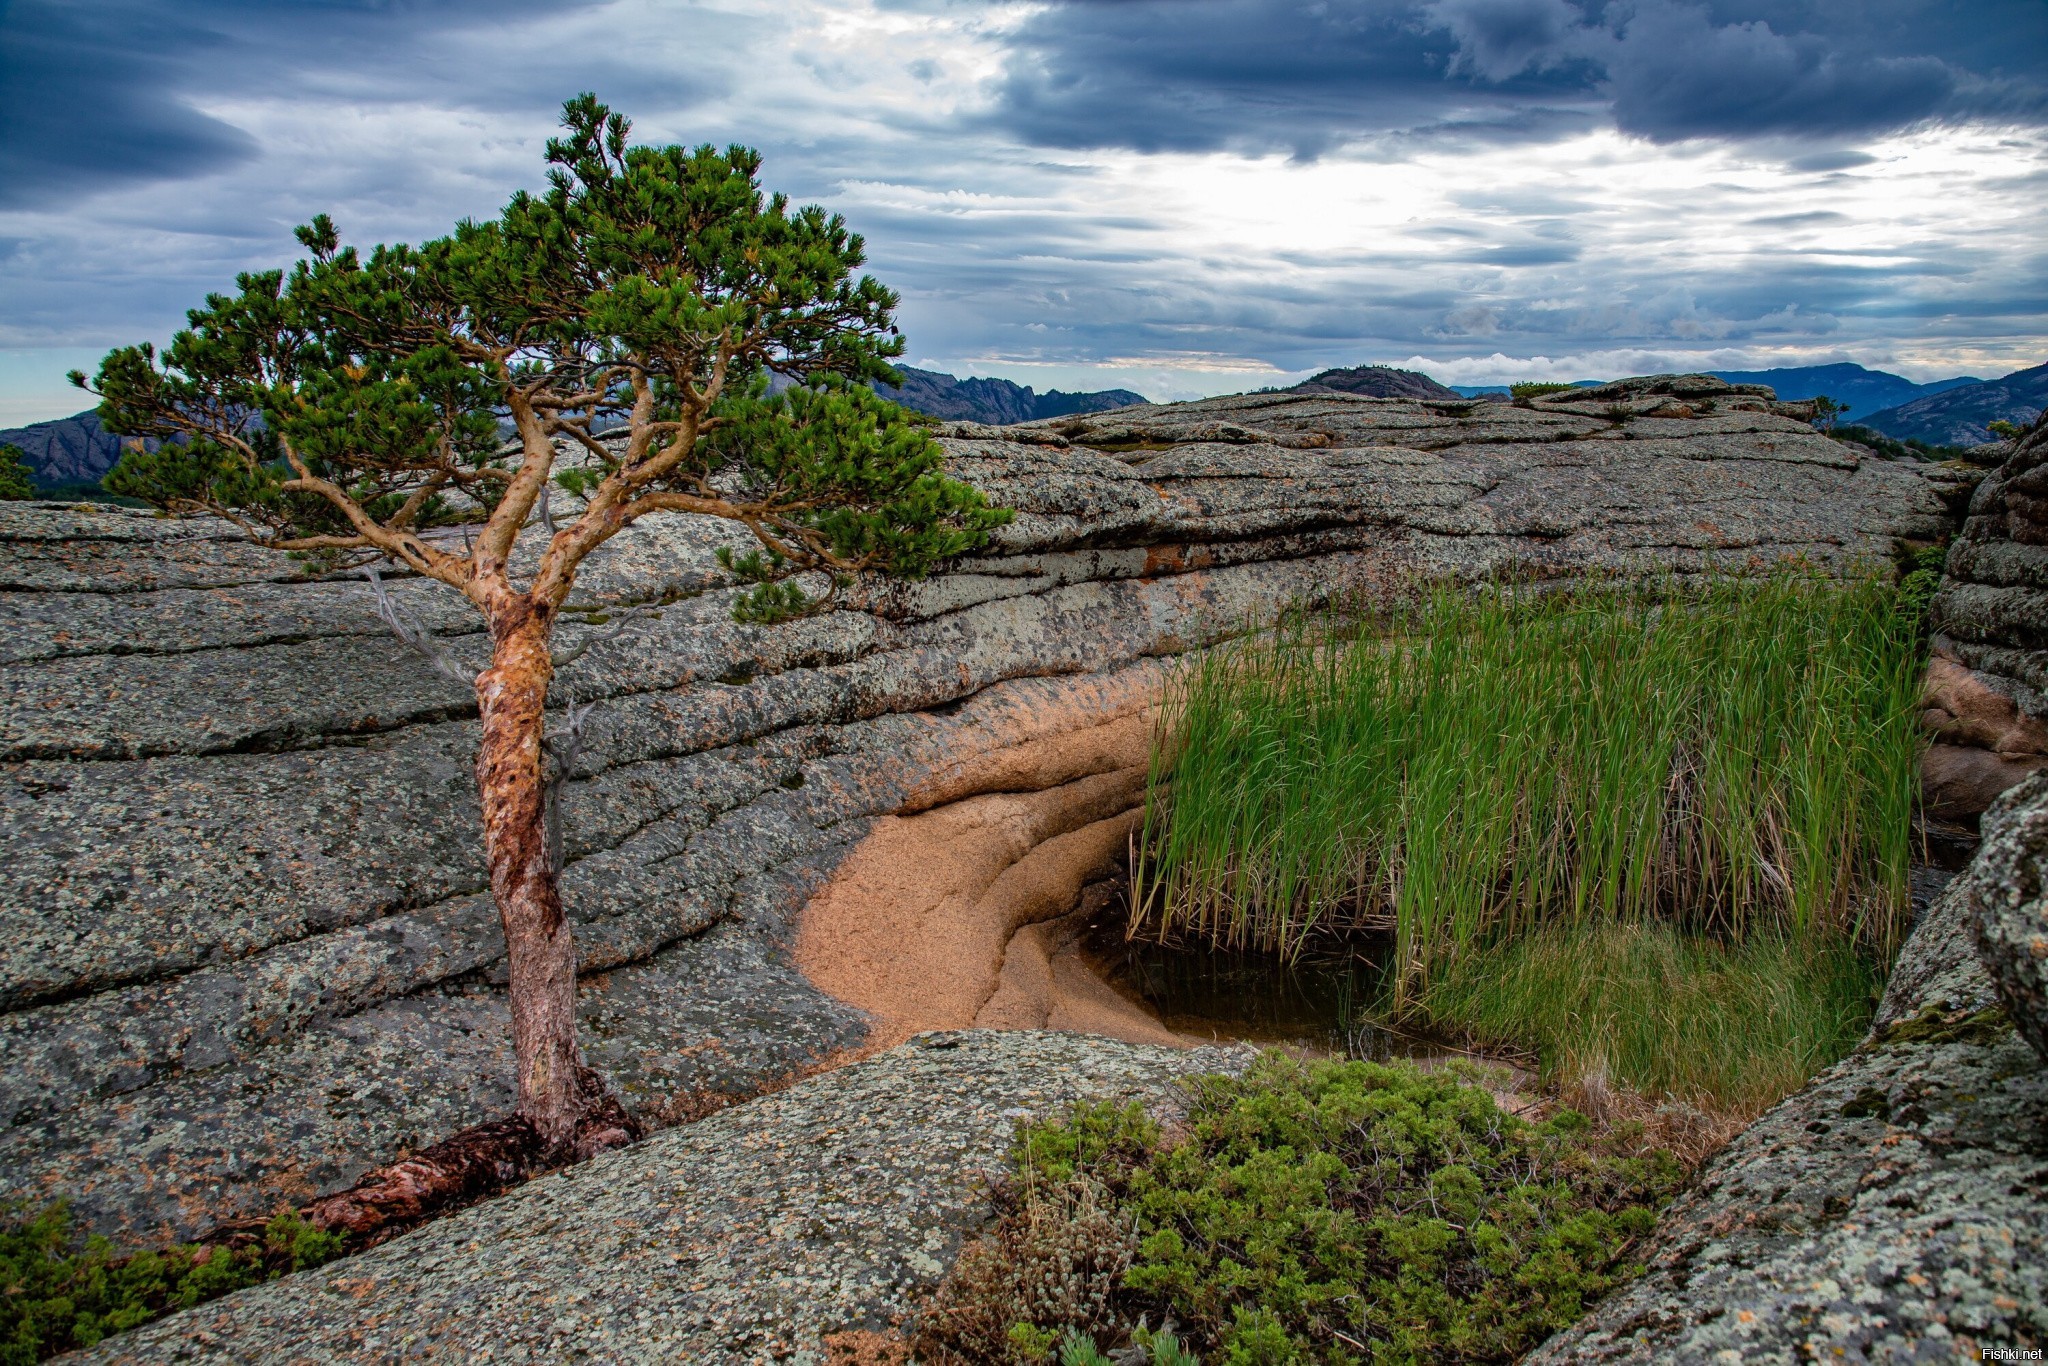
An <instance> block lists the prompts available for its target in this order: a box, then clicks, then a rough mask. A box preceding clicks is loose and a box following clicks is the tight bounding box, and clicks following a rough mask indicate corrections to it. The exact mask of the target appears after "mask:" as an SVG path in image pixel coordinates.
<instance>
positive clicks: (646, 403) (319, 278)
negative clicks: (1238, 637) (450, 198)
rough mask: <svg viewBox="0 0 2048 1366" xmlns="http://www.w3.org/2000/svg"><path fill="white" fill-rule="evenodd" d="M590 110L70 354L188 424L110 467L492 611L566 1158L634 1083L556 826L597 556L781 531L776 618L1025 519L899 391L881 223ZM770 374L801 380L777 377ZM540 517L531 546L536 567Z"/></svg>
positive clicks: (761, 610)
mask: <svg viewBox="0 0 2048 1366" xmlns="http://www.w3.org/2000/svg"><path fill="white" fill-rule="evenodd" d="M563 127H564V129H565V134H564V136H562V137H560V138H557V139H553V140H550V142H549V143H548V145H547V159H548V162H549V163H550V170H549V175H548V178H549V188H548V189H547V190H546V191H545V192H543V193H540V194H537V195H535V194H528V193H525V192H521V193H519V194H516V195H514V196H513V198H512V199H511V201H510V203H509V204H508V205H507V206H506V208H505V209H504V211H503V212H502V213H501V214H499V215H498V216H497V217H496V218H493V219H490V220H488V221H484V222H474V221H465V222H462V223H460V224H458V225H456V227H455V230H454V232H453V233H452V234H451V235H449V236H446V237H443V238H439V239H436V240H433V241H429V242H425V243H422V244H421V245H419V246H417V247H412V246H403V245H400V246H379V247H377V248H375V249H374V250H372V251H370V252H369V253H368V254H367V255H365V254H363V253H361V252H358V251H357V250H356V249H355V248H353V247H344V246H343V245H342V244H341V242H340V239H339V236H338V234H337V232H336V229H335V226H334V224H333V222H332V221H331V220H330V219H329V218H328V217H327V216H325V215H322V216H320V217H317V218H315V219H314V220H313V222H312V223H311V224H309V225H308V226H306V227H303V228H301V229H299V230H298V238H299V241H300V242H301V243H302V244H303V245H304V247H305V248H306V249H307V251H308V253H309V255H308V257H307V258H306V259H302V260H301V261H299V262H298V263H297V264H296V265H295V266H293V267H292V268H291V269H290V270H289V271H284V270H270V271H261V272H255V273H249V274H244V275H241V276H238V277H237V279H236V292H234V293H232V294H213V295H209V296H208V297H207V299H206V301H205V304H204V306H203V307H200V308H198V309H195V310H193V311H192V312H191V313H190V314H189V315H188V316H189V326H188V327H187V328H186V329H185V330H183V331H180V332H179V333H177V334H176V336H175V338H174V339H173V340H172V342H171V343H170V345H169V347H168V348H166V349H165V350H164V351H163V352H162V354H161V355H159V354H157V353H156V352H155V351H154V350H153V349H152V348H151V347H150V346H148V345H142V346H132V347H126V348H123V349H120V350H116V351H114V352H112V353H111V354H109V355H108V356H107V357H106V358H105V360H104V361H103V362H102V363H101V365H100V367H99V371H98V374H97V376H96V378H95V379H94V380H92V381H90V382H88V381H87V379H86V377H85V376H84V375H83V374H74V375H73V376H72V380H73V382H74V383H76V384H78V385H80V386H81V387H83V388H88V389H90V390H91V391H92V392H95V393H97V394H98V395H99V397H100V400H101V402H100V409H99V412H100V417H101V420H102V421H103V422H104V423H105V425H106V427H107V429H108V430H110V431H113V432H116V433H121V434H125V435H130V436H141V437H154V438H158V444H157V448H156V449H155V450H153V451H145V450H142V449H140V448H131V449H130V450H129V452H128V453H127V454H126V455H124V456H123V458H122V460H121V462H120V464H119V466H118V467H117V468H116V469H115V470H114V471H113V472H112V474H110V475H109V477H108V479H107V481H106V486H107V488H108V489H109V490H110V491H112V492H115V493H120V494H126V495H129V496H131V497H136V498H140V499H142V500H144V501H146V502H149V503H151V504H154V505H156V506H158V507H161V508H165V509H169V510H172V511H175V512H182V513H203V514H210V515H213V516H217V517H222V518H226V519H228V520H230V521H232V522H233V523H235V524H236V525H238V526H240V527H241V528H242V529H243V530H244V531H245V532H246V533H247V534H248V536H249V537H250V538H251V539H253V540H254V541H256V542H258V543H259V544H262V545H265V546H271V547H276V548H280V549H286V550H294V551H301V552H314V553H317V554H323V555H329V556H340V557H344V558H346V557H359V558H362V559H370V560H383V561H388V562H391V563H394V564H396V565H400V566H403V567H404V568H406V569H409V570H411V571H413V572H415V573H417V574H420V575H424V576H426V577H427V578H430V579H434V580H437V581H439V582H440V583H443V584H446V585H447V586H448V587H449V588H451V589H453V590H455V591H456V592H459V593H461V594H462V595H463V596H464V597H465V598H466V599H467V600H468V601H469V602H470V603H471V604H472V605H473V607H474V608H475V610H476V611H477V612H478V613H480V614H481V616H482V618H483V620H484V623H485V625H486V626H487V628H488V631H489V636H490V641H491V659H490V664H489V666H488V667H487V668H485V669H484V670H483V671H482V673H480V674H478V675H477V677H476V679H475V687H476V698H477V707H478V712H479V715H480V719H481V722H482V740H481V742H480V745H479V749H478V753H477V760H476V778H477V790H478V794H479V796H480V798H481V800H482V808H483V835H484V845H485V851H486V856H487V861H488V866H489V870H490V881H491V891H492V894H493V896H494V898H495V899H496V902H497V907H498V911H499V915H500V918H501V919H502V922H503V924H504V930H505V943H506V949H507V952H508V955H509V968H510V974H511V1005H512V1020H513V1025H512V1028H513V1038H514V1044H515V1051H516V1054H517V1058H518V1068H519V1076H518V1111H517V1114H518V1117H520V1118H522V1119H523V1120H524V1121H526V1122H527V1123H528V1124H530V1125H531V1126H532V1128H533V1130H534V1131H535V1132H536V1133H537V1134H538V1135H539V1139H540V1141H541V1142H542V1143H543V1144H544V1145H545V1147H546V1148H547V1149H548V1150H549V1151H552V1152H556V1153H562V1152H567V1151H572V1150H575V1149H577V1148H578V1147H579V1146H580V1147H581V1148H583V1149H586V1150H587V1149H588V1148H590V1147H591V1146H593V1143H594V1142H595V1141H594V1140H593V1139H592V1137H591V1135H590V1134H589V1133H588V1132H586V1130H587V1129H588V1128H589V1127H590V1121H591V1117H592V1116H593V1114H595V1113H596V1112H597V1110H598V1109H599V1108H600V1106H601V1104H603V1103H606V1102H605V1098H604V1095H603V1088H602V1083H601V1082H599V1081H598V1079H597V1078H595V1076H594V1075H593V1074H592V1073H591V1072H590V1070H589V1069H588V1068H587V1067H586V1066H585V1064H584V1062H583V1059H582V1056H581V1054H580V1052H579V1051H578V1048H577V1045H576V1037H575V967H576V958H575V952H574V948H573V946H572V944H571V940H570V929H569V923H568V921H567V919H566V918H565V916H564V914H563V908H562V902H561V896H560V892H559V890H558V887H557V868H556V865H555V861H554V860H553V859H551V856H550V849H549V840H548V838H547V832H546V828H545V826H546V821H545V811H546V808H547V792H546V788H547V774H546V771H545V770H546V763H545V759H544V749H543V740H544V728H545V725H546V713H545V707H546V703H547V699H548V686H549V681H550V679H551V677H552V676H553V674H554V672H555V670H556V668H557V665H558V660H557V659H556V657H555V656H554V654H553V653H552V651H551V646H550V641H551V634H552V632H553V629H554V627H555V624H556V620H557V617H558V615H559V614H560V612H561V611H562V609H563V607H564V605H565V603H567V602H568V600H569V595H570V592H571V590H572V589H573V587H574V585H575V583H576V576H577V571H578V569H579V567H580V566H581V565H582V564H583V563H584V562H585V560H586V559H587V558H588V556H589V555H590V554H591V552H593V551H595V550H596V549H597V548H598V547H599V546H601V545H603V544H604V543H605V542H606V541H607V540H608V539H610V538H611V537H613V536H615V535H617V534H618V533H619V532H620V531H622V530H624V529H625V528H626V527H628V526H630V525H632V524H633V523H634V522H636V521H638V520H639V519H640V518H642V517H646V516H650V515H653V514H656V513H671V512H686V513H698V514H704V515H709V516H713V517H720V518H726V519H730V520H732V521H734V522H737V523H739V524H741V525H743V526H744V527H746V528H747V530H748V531H750V532H751V533H752V534H753V535H754V537H755V538H756V539H757V540H758V542H759V545H760V548H759V550H757V551H754V552H750V553H749V554H746V555H743V556H737V557H728V564H729V567H731V568H732V569H733V570H734V571H735V572H736V573H737V574H739V575H740V576H741V577H742V578H743V579H746V580H751V581H752V582H753V588H752V590H751V591H750V592H749V593H748V594H746V595H745V596H744V598H743V600H742V602H741V606H740V608H739V613H738V614H739V615H741V616H742V617H745V618H749V619H753V620H761V621H771V620H776V619H780V618H783V617H787V616H790V615H792V614H796V613H801V612H807V611H815V610H820V609H822V608H823V607H825V606H828V605H829V602H830V598H831V596H832V593H833V592H834V591H836V588H837V587H838V586H840V585H843V584H844V583H845V582H847V581H848V576H852V575H856V574H861V573H869V572H876V573H887V574H894V575H904V576H919V575H922V574H924V573H925V572H926V571H928V570H929V569H930V568H931V567H932V566H933V565H934V564H936V563H937V562H939V561H941V560H944V559H946V558H948V557H950V556H954V555H958V554H961V553H963V552H965V551H968V550H971V549H973V548H975V547H977V546H979V545H981V544H983V543H985V541H986V539H987V537H988V534H989V532H990V530H991V529H992V528H994V527H995V526H997V525H999V524H1000V523H1002V522H1003V521H1005V520H1007V517H1008V514H1007V513H1006V512H1003V511H1001V510H998V509H993V508H991V507H989V506H988V505H987V503H986V502H985V500H984V499H983V498H982V496H981V495H980V494H979V493H977V492H976V491H974V490H973V489H971V488H969V487H967V486H966V485H964V484H961V483H959V482H957V481H954V480H952V479H949V478H947V477H946V476H945V475H944V473H943V472H942V470H941V458H942V455H941V451H940V449H939V447H938V445H937V443H936V442H934V441H933V440H931V438H930V436H929V433H928V432H927V431H926V430H925V429H924V428H922V427H920V426H919V425H917V424H916V423H914V422H913V421H912V420H911V417H910V415H909V414H907V413H905V412H904V411H903V410H902V409H900V408H897V407H896V406H895V405H893V404H890V403H888V402H886V401H884V400H882V399H880V398H878V397H876V396H875V394H874V392H873V391H872V390H871V389H870V388H869V381H873V380H884V381H889V382H895V381H896V380H897V379H898V377H897V375H896V374H895V372H894V371H893V370H892V369H891V368H890V366H889V364H888V362H889V360H890V359H891V358H893V357H895V356H898V355H901V354H902V351H903V343H902V340H901V338H900V337H899V335H898V334H897V332H896V329H895V327H894V326H893V322H892V317H893V311H894V308H895V305H896V302H897V299H896V296H895V295H894V294H892V293H891V292H890V291H888V290H886V289H884V288H883V287H882V286H881V285H879V284H878V283H876V282H875V281H874V279H872V278H871V277H868V276H865V275H863V276H860V277H859V278H858V279H856V278H855V276H854V272H855V271H856V270H857V269H858V268H859V267H860V266H861V265H862V264H863V263H864V260H865V254H864V249H863V245H862V241H861V239H860V237H858V236H857V235H854V234H852V233H850V232H849V231H848V230H847V228H846V225H845V223H844V222H843V220H842V219H841V218H839V217H838V216H837V215H828V214H827V213H826V212H825V211H824V210H823V209H821V208H818V207H815V206H812V207H804V208H794V209H793V208H791V207H790V205H789V203H788V201H787V200H786V199H785V198H784V197H783V196H781V195H774V196H772V197H764V195H763V193H762V191H761V189H760V186H759V184H758V181H757V172H758V171H759V168H760V157H759V155H758V154H756V153H755V152H753V151H751V150H749V149H746V148H743V147H731V148H728V149H726V150H725V151H723V152H720V151H717V150H714V149H713V148H711V147H709V146H702V147H697V148H695V149H685V148H683V147H679V146H668V147H652V146H644V145H630V144H629V142H628V131H629V125H628V123H627V121H626V119H625V118H624V117H623V116H621V115H618V114H615V113H613V112H612V111H611V110H610V109H608V108H607V107H605V106H604V105H602V104H600V103H599V102H598V100H597V99H596V97H595V96H593V95H587V94H586V95H582V96H579V97H577V98H576V99H573V100H571V101H569V102H568V104H567V105H565V106H564V117H563ZM771 372H772V373H776V374H780V375H784V376H788V377H790V378H792V379H793V380H795V381H797V385H796V387H794V388H792V389H790V390H789V391H787V392H785V393H782V394H780V395H774V396H771V395H770V393H769V385H768V377H769V375H770V374H771ZM501 421H506V422H509V424H510V426H511V428H512V429H513V431H514V433H515V434H516V440H514V441H511V442H509V443H508V442H507V441H505V440H504V439H503V438H501V436H500V425H499V424H500V422H501ZM565 451H566V452H567V453H566V454H565V453H564V452H565ZM551 494H552V496H553V498H554V500H555V502H554V504H553V506H552V507H551V506H550V501H549V499H550V495H551ZM458 523H459V524H463V525H465V527H466V528H467V532H466V534H462V535H454V536H449V535H446V534H441V535H436V534H433V528H436V527H443V526H449V525H452V524H458ZM522 538H525V544H528V545H530V546H532V547H533V549H532V553H531V554H530V556H528V557H526V558H522V559H521V560H520V561H519V562H520V563H521V564H522V565H531V566H532V568H531V570H530V571H529V572H526V573H524V574H515V573H514V570H513V564H514V558H515V557H514V549H515V546H519V545H521V544H522ZM808 571H822V572H823V573H824V574H825V575H827V576H829V577H828V579H827V581H826V582H827V583H828V584H829V585H830V586H827V587H825V588H824V589H823V591H822V592H821V593H819V594H815V595H807V594H806V593H805V592H804V591H803V590H801V589H800V588H799V587H798V586H797V584H796V583H794V582H792V581H791V576H792V575H795V574H798V573H800V572H808ZM813 582H814V583H815V582H817V580H816V579H815V578H814V579H813ZM386 605H387V606H388V603H387V604H386ZM393 625H394V628H396V629H399V630H400V631H401V634H405V631H404V628H403V626H402V623H400V622H399V621H397V620H396V619H395V618H394V619H393ZM616 1137H617V1135H616V1134H615V1133H614V1134H610V1135H609V1136H607V1137H605V1138H603V1139H602V1140H601V1141H604V1142H608V1141H616Z"/></svg>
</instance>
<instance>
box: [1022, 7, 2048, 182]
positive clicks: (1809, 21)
mask: <svg viewBox="0 0 2048 1366" xmlns="http://www.w3.org/2000/svg"><path fill="white" fill-rule="evenodd" d="M1013 43H1014V48H1013V52H1012V56H1011V60H1010V62H1009V65H1008V69H1007V71H1006V73H1005V75H1004V77H1003V79H1002V80H1001V82H1000V84H999V87H998V91H997V95H998V100H997V107H996V113H995V117H996V118H997V119H998V121H999V122H1000V123H1001V125H1002V126H1003V127H1005V128H1007V129H1008V130H1010V131H1011V132H1012V133H1013V134H1015V135H1018V136H1021V137H1024V138H1026V139H1028V140H1031V141H1035V142H1039V143H1042V144H1047V145H1053V146H1064V147H1098V146H1122V147H1131V148H1136V149H1139V150H1143V151H1157V150H1164V149H1172V150H1210V149H1217V148H1231V149H1239V150H1249V151H1264V150H1273V149H1284V150H1287V151H1290V152H1292V153H1293V154H1295V155H1296V156H1316V155H1319V154H1321V153H1322V152H1324V151H1327V150H1328V149H1330V148H1331V147H1333V146H1335V145H1338V144H1342V143H1351V142H1358V141H1371V140H1374V139H1391V140H1394V141H1395V142H1397V143H1406V142H1408V141H1409V140H1412V139H1413V138H1415V137H1418V136H1428V137H1437V138H1445V137H1454V138H1459V139H1464V140H1467V141H1477V142H1508V141H1520V140H1525V139H1528V138H1531V137H1538V136H1544V135H1547V134H1551V133H1556V132H1561V131H1564V130H1565V129H1568V128H1571V127H1575V126H1577V125H1578V124H1579V123H1580V121H1582V120H1583V119H1584V118H1585V117H1586V116H1587V114H1588V113H1589V112H1591V111H1599V112H1600V113H1601V114H1602V115H1603V116H1604V117H1606V118H1609V119H1611V120H1612V122H1613V123H1614V124H1615V125H1616V126H1617V127H1619V128H1621V129H1622V130H1623V131H1624V132H1628V133H1632V134H1636V135H1638V136H1642V137H1646V138H1649V139H1652V140H1654V141H1659V142H1671V141H1680V140H1684V139H1689V138H1719V139H1754V138H1775V139H1785V138H1793V139H1802V140H1806V141H1808V142H1809V143H1810V142H1815V141H1826V140H1838V141H1839V140H1854V139H1857V138H1861V137H1866V136H1870V135H1874V134H1880V133H1885V132H1889V131H1893V130H1896V129H1900V128H1904V127H1909V126H1912V125H1915V124H1920V123H1925V122H1929V121H1940V120H1946V121H1973V120H1974V121H1990V122H2012V123H2024V124H2038V123H2041V122H2043V121H2048V86H2044V82H2043V79H2042V72H2043V67H2044V65H2048V5H2044V4H2042V3H2041V2H2040V0H1982V3H1975V4H1971V5H1969V6H1957V5H1953V4H1946V3H1939V0H1803V2H1802V0H1782V2H1779V3H1771V4H1758V3H1745V2H1744V0H1715V2H1714V3H1701V2H1700V0H1606V2H1605V3H1603V0H1318V2H1316V3H1310V2H1309V0H1065V2H1064V3H1059V4H1055V5H1053V6H1052V7H1051V8H1049V9H1047V10H1045V11H1043V12H1041V13H1040V14H1038V15H1037V16H1035V17H1034V18H1033V19H1032V20H1030V21H1029V22H1028V23H1026V24H1025V25H1024V26H1023V27H1022V28H1021V29H1020V30H1019V31H1018V32H1017V33H1016V34H1015V35H1014V37H1013ZM1806 155H1807V156H1808V157H1809V158H1810V159H1813V160H1814V167H1815V169H1821V168H1822V167H1823V166H1824V165H1828V164H1829V163H1828V158H1830V157H1832V158H1834V161H1833V162H1832V164H1831V165H1830V166H1829V168H1835V167H1840V166H1846V165H1851V164H1854V161H1853V158H1854V154H1853V153H1844V152H1842V151H1839V150H1836V151H1828V150H1821V151H1809V152H1808V153H1806Z"/></svg>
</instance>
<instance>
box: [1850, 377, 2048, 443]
mask: <svg viewBox="0 0 2048 1366" xmlns="http://www.w3.org/2000/svg"><path fill="white" fill-rule="evenodd" d="M2044 408H2048V365H2035V366H2031V367H2029V368H2028V369H2025V370H2015V371H2013V372H2012V373H2011V374H2009V375H2005V376H2003V377H2001V378H1999V379H1987V380H1979V381H1977V382H1976V383H1975V384H1965V385H1961V386H1959V387H1957V388H1953V389H1945V390H1943V391H1941V392H1939V393H1934V394H1927V395H1924V396H1922V397H1920V398H1916V399H1913V400H1911V401H1909V402H1906V403H1902V404H1900V405H1898V406H1897V407H1894V408H1886V409H1883V410H1882V411H1879V412H1875V413H1872V414H1871V415H1870V416H1869V417H1866V418H1863V419H1862V422H1863V425H1865V426H1867V427H1874V428H1876V429H1877V430H1878V431H1881V432H1883V433H1884V434H1885V435H1886V436H1891V437H1897V438H1898V439H1899V440H1901V441H1925V442H1927V443H1928V444H1929V445H1932V446H1981V445H1983V444H1985V443H1986V442H1989V441H1996V440H1998V436H1997V434H1996V433H1994V432H1993V431H1992V430H1991V428H1990V424H1991V423H1993V422H1998V421H2003V422H2010V423H2012V424H2013V425H2015V426H2018V427H2027V426H2031V425H2032V424H2033V422H2034V420H2035V419H2036V418H2038V417H2039V416H2040V415H2041V410H2042V409H2044Z"/></svg>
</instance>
